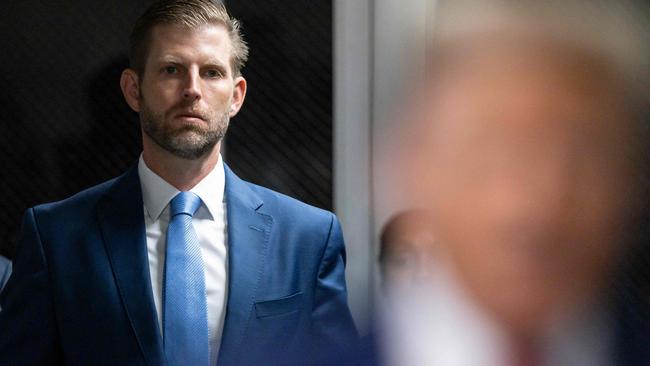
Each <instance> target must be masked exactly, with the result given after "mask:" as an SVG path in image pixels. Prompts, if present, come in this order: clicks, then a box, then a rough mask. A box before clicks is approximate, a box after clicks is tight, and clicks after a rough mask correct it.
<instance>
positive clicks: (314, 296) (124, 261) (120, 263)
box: [0, 167, 356, 365]
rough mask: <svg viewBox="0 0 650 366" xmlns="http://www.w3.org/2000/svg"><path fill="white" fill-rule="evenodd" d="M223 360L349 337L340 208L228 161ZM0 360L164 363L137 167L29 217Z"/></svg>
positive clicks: (290, 358)
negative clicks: (306, 199)
mask: <svg viewBox="0 0 650 366" xmlns="http://www.w3.org/2000/svg"><path fill="white" fill-rule="evenodd" d="M225 197H226V205H227V214H228V249H229V252H228V255H229V258H228V260H229V269H228V270H229V283H228V302H227V310H226V316H225V323H224V328H223V336H222V341H221V348H220V352H219V362H218V363H219V365H254V364H293V363H296V364H308V363H310V362H312V361H314V360H316V359H317V358H318V357H319V356H320V355H323V354H325V355H327V354H331V353H333V352H338V350H339V349H342V348H344V347H346V345H348V344H350V343H351V342H354V340H355V338H356V330H355V328H354V325H353V322H352V319H351V316H350V312H349V309H348V305H347V293H346V286H345V277H344V265H345V251H344V245H343V237H342V234H341V229H340V226H339V223H338V220H337V219H336V217H335V216H334V215H333V214H332V213H329V212H327V211H323V210H320V209H317V208H314V207H311V206H308V205H306V204H303V203H301V202H299V201H297V200H294V199H291V198H289V197H287V196H284V195H281V194H279V193H276V192H273V191H270V190H268V189H265V188H262V187H259V186H256V185H253V184H250V183H247V182H244V181H242V180H240V179H239V178H238V177H237V176H236V175H235V174H234V173H233V172H232V171H231V170H230V169H229V168H228V167H226V193H225ZM0 300H1V304H2V307H3V311H2V312H0V365H48V364H71V365H163V364H164V363H165V359H164V357H165V356H164V351H163V348H162V338H161V335H160V332H159V328H158V323H157V322H158V320H157V317H156V310H155V307H154V302H153V297H152V290H151V282H150V278H149V265H148V257H147V247H146V238H145V227H144V217H143V205H142V194H141V190H140V182H139V178H138V173H137V169H136V168H135V167H134V168H132V169H130V170H129V171H128V172H127V173H125V174H124V175H122V176H121V177H118V178H116V179H113V180H111V181H108V182H105V183H103V184H100V185H98V186H95V187H93V188H90V189H88V190H85V191H83V192H80V193H78V194H76V195H75V196H73V197H71V198H68V199H66V200H64V201H61V202H57V203H52V204H46V205H41V206H36V207H34V208H32V209H29V210H28V211H27V212H26V214H25V217H24V221H23V227H22V234H21V239H20V241H19V245H18V252H17V255H16V259H15V262H14V275H13V276H12V278H11V279H10V280H9V283H8V284H7V287H6V288H5V292H4V293H3V294H2V297H1V298H0Z"/></svg>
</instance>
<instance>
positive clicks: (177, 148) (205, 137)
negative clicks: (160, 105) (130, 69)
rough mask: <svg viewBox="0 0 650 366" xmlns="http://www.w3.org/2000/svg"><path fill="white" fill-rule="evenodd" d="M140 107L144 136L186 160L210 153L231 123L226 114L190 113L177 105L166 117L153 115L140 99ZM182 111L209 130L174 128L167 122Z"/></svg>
mask: <svg viewBox="0 0 650 366" xmlns="http://www.w3.org/2000/svg"><path fill="white" fill-rule="evenodd" d="M140 105H141V108H140V123H141V124H142V130H143V131H144V133H145V134H147V136H149V137H150V138H151V139H152V140H153V141H154V142H155V143H156V144H157V145H158V146H160V147H162V148H163V149H164V150H167V151H168V152H170V153H172V154H173V155H175V156H177V157H179V158H182V159H187V160H196V159H198V158H200V157H202V156H204V155H205V154H207V153H208V152H210V151H211V150H212V149H213V148H214V146H215V145H216V144H217V143H218V142H219V141H221V139H222V138H223V137H224V136H225V135H226V130H227V129H228V123H229V120H230V117H229V115H228V112H224V113H223V114H221V115H219V114H218V113H208V112H200V111H197V110H195V109H192V107H191V105H189V104H187V103H180V104H178V105H176V106H174V107H173V108H171V109H170V110H169V111H168V112H167V113H155V112H154V111H152V110H151V109H150V108H149V107H148V106H147V104H146V103H145V102H144V99H141V101H140ZM181 111H192V113H197V114H199V115H200V116H201V119H203V120H204V121H206V122H207V124H208V126H207V127H206V128H203V127H198V126H194V125H190V126H181V127H177V128H174V127H173V126H172V122H170V121H168V119H171V118H172V116H173V115H174V114H175V113H178V112H181Z"/></svg>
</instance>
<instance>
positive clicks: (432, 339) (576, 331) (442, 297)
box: [383, 264, 613, 366]
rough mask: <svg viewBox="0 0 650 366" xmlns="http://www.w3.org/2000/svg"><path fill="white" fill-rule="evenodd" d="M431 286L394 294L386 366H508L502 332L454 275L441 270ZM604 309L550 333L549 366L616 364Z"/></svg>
mask: <svg viewBox="0 0 650 366" xmlns="http://www.w3.org/2000/svg"><path fill="white" fill-rule="evenodd" d="M433 272H434V273H433V274H432V275H431V278H430V279H429V281H427V282H426V283H422V284H418V285H414V286H413V287H412V288H406V289H404V288H394V289H393V292H392V293H390V294H388V297H387V299H386V300H387V301H385V302H384V303H385V304H386V303H388V305H387V307H386V308H385V309H383V320H384V324H383V326H384V328H385V329H387V330H389V331H386V332H385V335H384V339H383V342H384V345H385V348H386V355H385V356H387V361H388V362H387V365H412V366H426V365H445V366H507V365H510V364H512V361H511V360H512V358H511V357H512V349H511V348H510V345H509V344H508V342H507V341H506V335H505V333H504V331H503V330H502V329H501V327H500V326H499V325H498V324H497V323H496V322H494V321H493V320H492V319H491V317H489V316H488V315H487V314H486V313H485V312H484V311H483V310H482V309H480V308H479V307H478V306H477V305H476V304H475V303H474V301H473V300H472V299H471V296H470V295H469V294H468V293H466V292H465V290H464V289H463V288H462V286H460V284H459V281H458V279H457V278H456V277H455V276H454V275H453V274H452V271H451V270H449V269H448V268H445V266H444V265H442V264H439V265H438V266H437V268H436V269H435V270H434V271H433ZM598 308H599V307H597V306H596V307H588V308H584V309H582V310H584V311H583V312H581V313H580V314H577V315H578V316H575V317H571V319H566V321H563V322H559V321H558V322H554V324H552V326H551V327H549V329H548V332H547V334H546V337H545V340H544V342H543V343H544V344H543V345H542V348H541V349H540V350H539V351H540V353H541V354H540V356H541V358H542V359H541V360H540V361H541V364H542V365H544V366H547V365H552V366H609V365H612V364H613V359H612V355H613V353H612V352H611V351H612V350H611V348H610V346H611V339H610V334H609V331H610V330H611V329H610V328H609V327H608V324H607V321H606V319H607V318H606V317H603V315H604V314H603V313H602V312H601V311H598Z"/></svg>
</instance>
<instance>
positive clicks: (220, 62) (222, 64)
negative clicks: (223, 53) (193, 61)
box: [203, 58, 225, 68]
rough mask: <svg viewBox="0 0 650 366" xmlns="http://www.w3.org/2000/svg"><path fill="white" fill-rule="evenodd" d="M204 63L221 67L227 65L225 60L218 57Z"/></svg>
mask: <svg viewBox="0 0 650 366" xmlns="http://www.w3.org/2000/svg"><path fill="white" fill-rule="evenodd" d="M203 64H204V65H206V66H216V67H221V68H223V67H225V64H224V62H223V61H221V60H218V59H216V58H211V59H208V60H206V61H205V62H204V63H203Z"/></svg>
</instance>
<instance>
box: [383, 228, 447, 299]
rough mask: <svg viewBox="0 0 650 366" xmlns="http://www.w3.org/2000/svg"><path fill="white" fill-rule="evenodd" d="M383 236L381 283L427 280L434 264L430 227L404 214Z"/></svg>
mask: <svg viewBox="0 0 650 366" xmlns="http://www.w3.org/2000/svg"><path fill="white" fill-rule="evenodd" d="M386 236H387V238H386V242H385V243H383V245H382V250H384V251H385V253H384V255H385V259H384V261H383V262H382V273H383V276H384V278H383V281H384V284H385V285H388V286H390V287H395V286H399V287H409V286H411V285H415V284H418V283H421V282H422V281H424V280H426V279H427V276H428V273H429V270H430V269H431V268H432V266H433V265H434V263H433V258H432V255H431V254H432V249H433V247H434V245H435V239H434V235H433V230H432V228H431V226H430V225H426V224H425V223H424V222H422V220H421V219H415V218H412V217H408V216H407V217H405V218H403V219H402V220H400V221H399V222H396V223H393V226H392V227H391V233H390V235H386Z"/></svg>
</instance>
